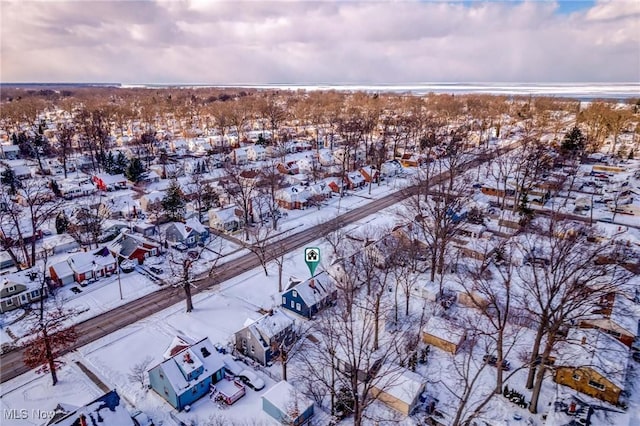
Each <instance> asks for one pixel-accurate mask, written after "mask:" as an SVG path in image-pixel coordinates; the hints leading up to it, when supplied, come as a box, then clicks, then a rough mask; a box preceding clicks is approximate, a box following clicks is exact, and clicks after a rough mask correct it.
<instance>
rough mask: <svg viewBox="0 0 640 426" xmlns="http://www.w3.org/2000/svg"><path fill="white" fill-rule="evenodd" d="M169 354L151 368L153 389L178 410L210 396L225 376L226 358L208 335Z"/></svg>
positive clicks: (150, 382) (150, 374)
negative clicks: (213, 385)
mask: <svg viewBox="0 0 640 426" xmlns="http://www.w3.org/2000/svg"><path fill="white" fill-rule="evenodd" d="M165 355H169V357H168V358H167V359H165V360H164V361H163V362H161V363H160V364H158V365H156V366H155V367H153V368H151V369H150V370H149V372H148V373H149V384H150V385H151V388H152V389H153V390H154V391H155V392H156V393H157V394H158V395H160V396H161V397H163V398H164V399H165V400H166V401H167V402H168V403H169V404H171V405H172V406H173V407H174V408H176V409H177V410H178V411H181V410H183V409H184V408H185V407H186V406H187V405H191V404H193V403H194V402H195V401H197V400H198V399H200V398H201V397H203V396H205V395H207V394H208V393H209V390H210V388H211V385H212V384H215V383H217V382H218V381H220V380H222V379H223V378H224V374H225V371H224V359H223V358H222V355H221V354H220V353H218V351H216V350H215V348H214V347H213V345H212V344H211V342H210V341H209V339H208V338H204V339H202V340H200V341H199V342H196V343H194V344H192V345H189V346H184V345H183V346H176V347H175V348H174V349H173V350H170V351H169V353H168V354H165Z"/></svg>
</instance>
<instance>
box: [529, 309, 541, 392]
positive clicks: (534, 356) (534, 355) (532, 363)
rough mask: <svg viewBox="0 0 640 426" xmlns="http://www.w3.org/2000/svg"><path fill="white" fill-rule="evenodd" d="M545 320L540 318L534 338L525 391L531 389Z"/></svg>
mask: <svg viewBox="0 0 640 426" xmlns="http://www.w3.org/2000/svg"><path fill="white" fill-rule="evenodd" d="M545 321H546V318H542V320H541V322H540V325H539V326H538V330H537V331H536V338H535V339H534V341H533V348H532V349H531V358H530V359H529V375H528V376H527V389H531V388H533V379H534V377H535V375H536V365H535V363H536V359H537V358H538V354H539V352H540V343H541V342H542V337H543V335H544V327H545V326H544V324H545Z"/></svg>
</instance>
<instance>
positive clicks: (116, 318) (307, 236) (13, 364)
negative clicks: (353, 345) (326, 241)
mask: <svg viewBox="0 0 640 426" xmlns="http://www.w3.org/2000/svg"><path fill="white" fill-rule="evenodd" d="M515 147H516V145H515V144H514V145H512V146H510V147H507V148H503V149H501V150H498V151H495V152H494V153H493V154H491V155H485V156H483V157H482V158H477V159H474V160H471V161H469V162H467V163H466V164H465V165H464V168H465V169H469V168H472V167H475V166H477V165H479V164H480V163H482V162H486V161H489V160H490V159H491V158H494V157H496V156H498V155H502V154H503V153H504V152H505V151H507V150H511V149H514V148H515ZM447 178H448V173H441V174H439V175H436V176H434V177H433V178H432V180H431V182H432V184H433V185H435V184H437V183H439V182H441V181H443V180H445V179H447ZM416 190H417V187H414V186H412V187H409V188H406V189H403V190H399V191H398V192H395V193H392V194H389V195H386V196H384V197H382V198H379V199H376V200H373V201H371V202H370V203H368V204H366V205H364V206H362V207H358V208H355V209H353V210H351V211H349V212H347V213H345V214H342V215H340V216H338V217H337V218H335V219H333V220H331V221H329V222H326V223H323V224H319V225H315V226H311V227H309V228H307V229H305V230H303V231H301V232H298V233H296V234H293V235H290V236H287V237H285V238H283V239H281V240H279V241H277V242H274V243H272V244H270V245H269V246H268V247H267V250H266V252H267V253H271V256H270V258H269V259H268V260H272V259H273V258H274V257H275V256H276V255H277V254H278V253H277V251H280V252H281V251H282V250H283V249H284V250H285V251H286V252H290V251H293V250H295V249H298V248H300V247H302V246H304V245H306V244H308V243H310V242H312V241H314V240H317V239H319V238H322V237H323V236H325V235H327V234H329V233H331V232H333V231H335V230H337V229H340V228H342V227H344V226H345V225H348V224H350V223H353V222H356V221H358V220H360V219H363V218H365V217H367V216H370V215H372V214H374V213H376V212H378V211H380V210H382V209H385V208H387V207H390V206H392V205H394V204H397V203H399V202H401V201H403V200H404V199H406V198H407V196H409V195H410V194H414V193H416ZM259 266H260V262H259V259H258V258H257V256H256V255H254V254H253V253H248V254H245V255H243V256H241V257H239V258H236V259H233V261H230V262H228V263H224V264H222V265H219V266H217V267H216V269H215V275H214V276H212V277H206V278H204V279H201V280H199V281H197V282H196V283H195V284H196V288H193V289H192V294H194V295H195V294H197V293H200V292H201V291H204V290H207V289H209V288H211V287H213V286H214V285H216V284H217V283H220V282H223V281H226V280H229V279H231V278H233V277H235V276H237V275H240V274H242V273H244V272H247V271H250V270H251V269H254V268H256V267H259ZM180 302H182V303H184V296H183V292H182V290H181V289H176V288H173V287H166V288H164V289H162V290H159V291H157V292H155V293H151V294H149V295H146V296H144V297H142V298H140V299H137V300H134V301H131V302H129V303H127V304H125V305H121V306H119V307H117V308H115V309H113V310H111V311H108V312H105V313H102V314H100V315H98V316H96V317H93V318H90V319H88V320H86V321H83V322H81V323H79V324H77V325H76V331H77V334H78V336H79V338H78V340H77V342H76V343H75V344H74V345H73V346H71V347H69V348H68V350H67V352H70V351H72V350H75V349H77V348H79V347H81V346H84V345H86V344H88V343H91V342H93V341H94V340H97V339H99V338H101V337H104V336H106V335H108V334H111V333H113V332H115V331H117V330H120V329H122V328H124V327H126V326H128V325H130V324H133V323H135V322H136V321H139V320H142V319H145V318H147V317H148V316H150V315H152V314H155V313H157V312H160V311H161V310H163V309H166V308H168V307H170V306H172V305H175V304H176V303H180ZM23 352H24V349H23V348H18V349H15V350H13V351H11V352H8V353H6V354H3V355H2V356H0V383H4V382H5V381H7V380H10V379H12V378H14V377H16V376H19V375H20V374H23V373H26V372H27V371H29V368H27V367H26V366H25V365H24V363H23V362H22V359H23Z"/></svg>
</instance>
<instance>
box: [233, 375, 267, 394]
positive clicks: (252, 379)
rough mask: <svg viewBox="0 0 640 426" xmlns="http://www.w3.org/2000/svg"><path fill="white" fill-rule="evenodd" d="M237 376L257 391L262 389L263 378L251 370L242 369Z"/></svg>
mask: <svg viewBox="0 0 640 426" xmlns="http://www.w3.org/2000/svg"><path fill="white" fill-rule="evenodd" d="M238 378H239V379H240V380H242V381H243V382H244V383H245V384H246V385H247V386H249V387H250V388H251V389H253V390H256V391H259V390H261V389H264V380H262V379H261V378H260V377H258V375H257V374H256V373H254V372H253V371H251V370H242V371H241V372H240V374H238Z"/></svg>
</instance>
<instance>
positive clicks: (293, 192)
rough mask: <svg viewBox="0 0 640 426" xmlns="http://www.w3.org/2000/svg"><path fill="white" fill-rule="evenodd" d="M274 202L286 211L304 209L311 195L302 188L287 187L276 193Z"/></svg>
mask: <svg viewBox="0 0 640 426" xmlns="http://www.w3.org/2000/svg"><path fill="white" fill-rule="evenodd" d="M275 197H276V202H277V203H278V205H279V206H280V207H282V208H284V209H287V210H296V209H305V208H307V206H308V201H309V198H310V197H311V193H310V192H309V191H307V189H306V188H305V187H302V186H289V187H287V188H282V189H279V190H277V191H276V194H275Z"/></svg>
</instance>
